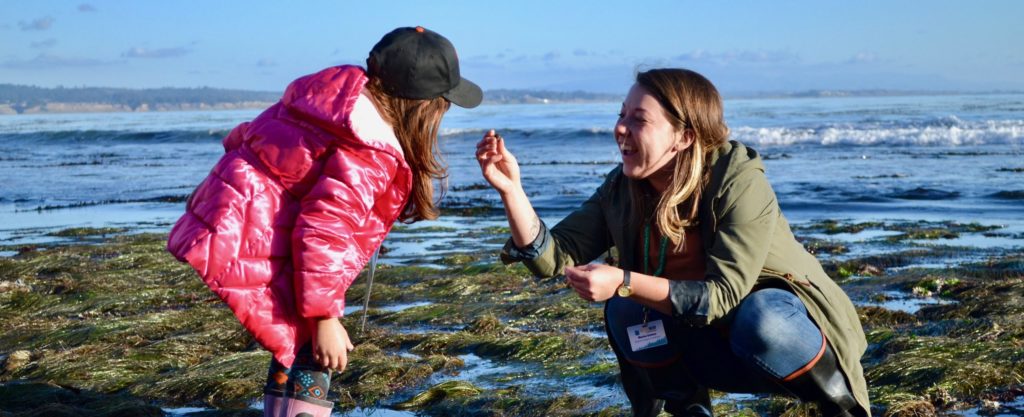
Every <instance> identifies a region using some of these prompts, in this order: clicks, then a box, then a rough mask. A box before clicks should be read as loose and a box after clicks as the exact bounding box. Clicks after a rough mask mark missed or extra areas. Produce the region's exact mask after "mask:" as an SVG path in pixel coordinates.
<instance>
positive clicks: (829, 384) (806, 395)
mask: <svg viewBox="0 0 1024 417" xmlns="http://www.w3.org/2000/svg"><path fill="white" fill-rule="evenodd" d="M781 384H782V386H783V388H785V389H786V390H787V391H789V392H790V393H792V394H793V395H795V396H796V397H797V398H799V399H800V400H801V401H807V402H816V403H818V409H819V410H821V415H822V416H823V417H836V416H841V417H853V416H856V415H860V414H861V409H860V405H858V404H857V400H856V399H854V398H853V394H852V393H851V392H850V389H849V388H848V387H847V386H846V378H844V377H843V373H842V371H840V370H839V366H838V364H837V363H836V355H835V353H833V352H832V347H831V346H825V353H824V354H822V356H821V358H820V359H818V363H816V364H814V367H812V368H811V369H810V370H809V371H807V372H806V373H804V374H803V375H800V376H798V377H796V378H795V379H793V380H791V381H784V382H782V383H781Z"/></svg>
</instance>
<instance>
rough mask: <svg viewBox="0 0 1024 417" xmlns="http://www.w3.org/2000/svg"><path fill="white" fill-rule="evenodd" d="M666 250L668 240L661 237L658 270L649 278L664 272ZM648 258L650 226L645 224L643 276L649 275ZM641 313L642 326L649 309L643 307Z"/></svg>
mask: <svg viewBox="0 0 1024 417" xmlns="http://www.w3.org/2000/svg"><path fill="white" fill-rule="evenodd" d="M667 249H668V238H667V237H665V236H662V237H661V246H660V247H659V248H658V269H655V270H654V275H651V276H655V277H656V276H658V275H661V273H662V272H665V258H667V256H665V251H666V250H667ZM650 257H651V225H650V224H647V225H645V226H644V275H650V274H649V273H648V272H647V271H648V267H649V265H650V264H651V262H650ZM643 311H644V325H647V315H648V313H650V309H648V308H647V306H644V309H643Z"/></svg>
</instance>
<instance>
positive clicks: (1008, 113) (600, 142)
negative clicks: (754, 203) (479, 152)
mask: <svg viewBox="0 0 1024 417" xmlns="http://www.w3.org/2000/svg"><path fill="white" fill-rule="evenodd" d="M618 109H619V104H618V103H586V104H526V105H484V106H480V107H478V108H476V109H472V110H465V109H461V108H457V107H456V108H453V109H452V110H451V111H450V112H449V113H448V114H447V115H446V116H445V119H444V121H443V123H442V137H441V149H442V152H443V154H444V157H445V159H446V162H447V164H448V166H449V179H448V184H447V185H448V187H447V189H448V191H447V193H446V195H445V198H444V200H443V202H442V205H443V206H445V207H448V208H452V209H453V211H452V212H451V213H453V215H450V216H443V217H442V218H441V219H439V220H438V221H435V222H425V223H421V224H418V225H416V226H414V227H429V226H431V225H435V226H436V225H441V226H444V227H455V228H460V227H461V228H467V227H470V228H471V227H478V226H480V225H502V224H503V222H504V220H503V217H502V216H501V209H500V201H499V200H498V198H497V195H496V193H495V192H494V191H493V190H491V189H490V188H488V187H486V183H485V182H484V181H483V179H482V177H481V176H480V173H479V168H478V166H477V164H476V161H475V159H474V158H473V152H474V145H475V143H476V142H477V141H478V140H479V139H480V137H481V136H482V135H483V133H484V132H485V131H486V130H487V129H491V128H493V129H497V130H498V131H499V132H500V133H501V134H502V135H503V136H504V137H505V138H506V140H507V143H508V147H509V149H510V150H511V151H512V152H513V153H515V154H516V155H517V157H518V159H519V161H520V162H521V164H522V175H523V182H524V187H525V188H526V190H527V192H528V193H529V194H530V196H531V199H532V201H533V203H534V205H535V207H536V208H537V210H538V212H539V213H540V215H541V216H542V218H544V219H545V221H547V222H549V223H550V224H553V223H554V222H557V221H558V220H559V219H560V218H561V217H563V216H564V215H565V214H566V213H568V212H569V211H571V210H572V209H573V208H575V207H576V206H577V205H578V204H579V203H580V202H582V201H583V200H584V199H585V198H586V197H588V196H589V195H590V194H591V193H592V192H593V190H594V189H595V188H596V187H597V186H598V185H599V184H600V183H601V181H602V179H603V177H604V175H605V174H606V173H607V172H608V171H609V170H611V169H612V168H614V166H615V165H616V164H617V163H618V161H619V158H618V151H617V148H616V146H615V143H614V139H613V138H612V127H613V125H614V123H615V117H616V114H617V113H618ZM725 110H726V121H727V123H728V124H729V126H730V130H731V138H732V139H734V140H738V141H740V142H743V143H745V144H747V145H748V146H752V147H754V148H755V149H757V150H759V151H760V152H761V154H762V155H763V157H764V159H765V164H766V166H767V175H768V178H769V181H770V182H771V184H772V186H773V187H774V189H775V191H776V193H777V194H778V198H779V201H780V204H781V206H782V209H783V212H784V214H785V215H786V216H787V218H789V219H790V220H791V221H792V222H794V223H795V224H797V225H799V224H800V223H802V222H808V221H819V220H824V219H833V220H840V221H851V222H857V221H932V222H934V221H955V222H962V223H966V222H977V223H981V224H986V225H999V226H1001V227H1002V228H1001V231H1002V232H1003V233H1002V234H1001V236H1003V237H1001V238H1000V237H990V238H987V239H986V238H981V239H973V240H972V242H974V243H975V244H980V245H988V246H993V245H994V246H1004V247H1009V248H1012V247H1016V246H1021V245H1022V244H1024V241H1022V240H1020V239H1013V238H1012V237H1013V236H1019V235H1020V234H1021V233H1022V232H1024V95H1021V94H985V95H945V96H906V97H901V96H897V97H827V98H779V99H732V100H726V101H725ZM259 112H260V110H239V111H204V112H166V113H92V114H45V115H14V116H0V242H3V243H4V244H8V245H14V244H24V243H42V242H46V241H52V240H59V239H60V238H59V237H54V236H47V235H48V234H49V233H51V232H53V231H57V230H60V229H64V228H70V227H127V228H131V229H133V230H144V231H167V230H168V229H169V227H170V225H171V224H173V222H174V221H175V220H176V219H177V217H178V216H179V215H180V214H181V212H182V210H183V205H184V200H185V198H187V196H188V194H189V193H190V192H191V191H192V189H193V188H194V187H195V186H196V185H197V184H198V183H199V182H200V181H201V180H202V179H203V178H204V177H205V176H206V174H207V173H208V172H209V170H210V168H211V167H212V166H213V164H214V163H215V162H216V161H217V159H218V158H219V157H220V156H221V154H222V153H223V148H222V146H221V144H220V141H221V139H222V138H223V136H224V135H226V134H227V132H228V131H230V129H231V128H232V127H234V126H235V125H236V124H238V123H240V122H243V121H246V120H249V119H251V118H253V117H255V116H256V115H257V114H258V113H259ZM462 212H472V213H474V215H473V216H472V217H473V219H471V220H472V221H469V222H467V221H464V220H465V219H462V218H460V215H459V214H458V213H462ZM1006 236H1010V237H1011V238H1006ZM436 237H437V238H438V239H445V236H444V235H443V234H440V235H438V236H436ZM435 243H436V242H435ZM433 246H434V247H437V246H438V245H433ZM428 247H429V246H428V245H419V246H416V245H413V246H411V247H410V246H405V247H402V246H401V245H399V246H398V247H397V248H398V249H399V251H398V252H395V255H401V256H399V258H401V260H404V261H406V262H414V260H415V258H416V257H417V256H420V255H422V254H421V253H418V252H420V251H425V250H427V248H428ZM392 259H396V258H394V257H392Z"/></svg>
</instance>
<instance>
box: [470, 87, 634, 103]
mask: <svg viewBox="0 0 1024 417" xmlns="http://www.w3.org/2000/svg"><path fill="white" fill-rule="evenodd" d="M622 97H623V96H622V94H605V93H590V92H586V91H569V92H565V91H538V90H505V89H500V90H487V92H485V93H484V102H485V103H494V104H522V103H590V102H609V101H611V102H615V101H622Z"/></svg>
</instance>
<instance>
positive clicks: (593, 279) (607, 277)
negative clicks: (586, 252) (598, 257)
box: [565, 264, 622, 302]
mask: <svg viewBox="0 0 1024 417" xmlns="http://www.w3.org/2000/svg"><path fill="white" fill-rule="evenodd" d="M565 281H566V283H567V284H569V287H570V288H572V289H573V290H574V291H576V294H579V296H580V298H583V299H584V300H587V301H595V302H600V301H605V300H607V299H609V298H612V297H613V296H614V295H615V291H616V290H617V289H618V288H619V286H620V285H622V270H621V269H619V268H616V267H614V266H608V265H601V264H587V265H580V266H567V267H565Z"/></svg>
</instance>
